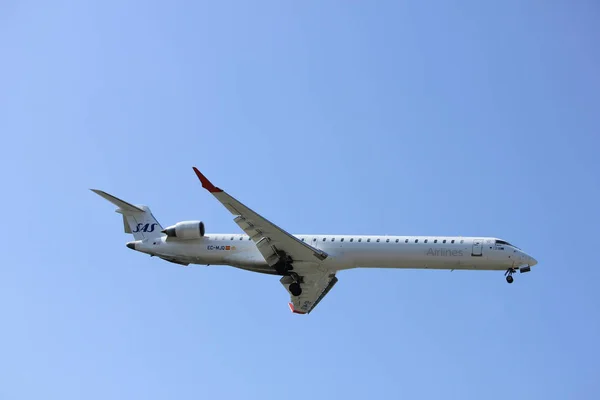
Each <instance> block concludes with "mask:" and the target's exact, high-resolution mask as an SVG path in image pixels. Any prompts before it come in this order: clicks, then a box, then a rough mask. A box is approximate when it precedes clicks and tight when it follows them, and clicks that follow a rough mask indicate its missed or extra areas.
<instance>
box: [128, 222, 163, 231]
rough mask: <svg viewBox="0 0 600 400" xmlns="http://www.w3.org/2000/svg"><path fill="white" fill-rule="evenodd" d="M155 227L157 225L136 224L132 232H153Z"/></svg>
mask: <svg viewBox="0 0 600 400" xmlns="http://www.w3.org/2000/svg"><path fill="white" fill-rule="evenodd" d="M156 225H158V224H157V223H154V224H137V226H136V227H135V229H134V230H133V232H154V227H155V226H156Z"/></svg>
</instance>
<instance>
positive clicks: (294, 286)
mask: <svg viewBox="0 0 600 400" xmlns="http://www.w3.org/2000/svg"><path fill="white" fill-rule="evenodd" d="M289 289H290V293H291V294H292V296H300V295H301V294H302V288H301V287H300V284H299V283H298V282H294V283H291V284H290V287H289Z"/></svg>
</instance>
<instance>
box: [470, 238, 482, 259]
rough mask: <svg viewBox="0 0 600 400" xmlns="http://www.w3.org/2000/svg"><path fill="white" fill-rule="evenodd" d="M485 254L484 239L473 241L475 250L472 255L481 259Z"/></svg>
mask: <svg viewBox="0 0 600 400" xmlns="http://www.w3.org/2000/svg"><path fill="white" fill-rule="evenodd" d="M482 252H483V239H473V250H472V251H471V255H472V256H474V257H481V255H482Z"/></svg>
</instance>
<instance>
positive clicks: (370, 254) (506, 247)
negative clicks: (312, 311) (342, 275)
mask: <svg viewBox="0 0 600 400" xmlns="http://www.w3.org/2000/svg"><path fill="white" fill-rule="evenodd" d="M294 236H296V237H297V238H299V239H301V240H302V241H305V242H306V243H308V244H310V245H311V246H313V247H316V248H318V249H320V250H323V251H325V252H326V253H327V254H329V257H327V259H326V260H324V261H323V266H324V267H325V268H326V269H328V270H330V271H339V270H344V269H351V268H418V269H450V270H453V269H469V270H507V269H509V268H513V269H518V268H519V267H521V266H525V265H528V266H532V265H535V264H536V263H537V262H536V261H535V260H534V259H533V258H532V257H530V256H529V255H528V254H526V253H525V252H523V251H522V250H520V249H518V248H517V247H514V246H512V245H510V244H508V243H506V242H504V241H501V240H499V239H497V238H492V237H445V236H439V237H438V236H366V235H294ZM498 242H499V243H498ZM133 243H134V247H135V250H138V251H141V252H144V253H147V254H151V255H156V256H159V257H160V256H163V257H165V258H168V259H170V260H171V261H178V262H182V263H190V264H205V265H230V266H233V267H237V268H242V269H246V270H251V271H255V272H261V273H268V274H276V272H275V271H274V269H273V268H272V267H270V266H269V265H268V264H267V263H266V262H265V259H264V257H263V256H262V255H261V253H260V252H259V250H258V249H257V247H256V244H255V243H254V242H253V241H252V240H250V239H249V237H248V236H247V235H240V234H207V235H206V236H204V237H203V238H200V239H191V240H181V239H177V238H168V237H167V236H162V237H158V238H154V239H148V240H143V241H136V242H133Z"/></svg>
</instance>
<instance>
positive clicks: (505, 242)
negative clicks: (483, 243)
mask: <svg viewBox="0 0 600 400" xmlns="http://www.w3.org/2000/svg"><path fill="white" fill-rule="evenodd" d="M496 245H501V246H511V247H514V248H515V249H518V247H517V246H515V245H514V244H510V243H508V242H507V241H504V240H496Z"/></svg>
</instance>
